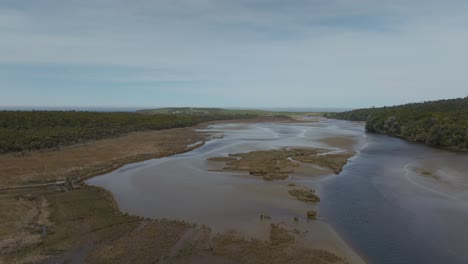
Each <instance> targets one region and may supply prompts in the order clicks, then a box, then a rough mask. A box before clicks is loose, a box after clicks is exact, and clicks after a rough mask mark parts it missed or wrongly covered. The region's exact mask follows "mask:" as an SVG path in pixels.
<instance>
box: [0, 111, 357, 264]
mask: <svg viewBox="0 0 468 264" xmlns="http://www.w3.org/2000/svg"><path fill="white" fill-rule="evenodd" d="M249 121H250V120H249ZM257 122H258V121H257ZM268 122H271V121H268ZM280 122H281V121H280ZM211 123H213V122H208V123H204V124H199V125H197V126H194V127H190V128H183V129H184V130H192V132H194V131H193V130H194V129H197V128H200V127H206V126H208V125H210V124H211ZM214 123H220V122H219V121H215V122H214ZM222 123H239V122H236V121H234V120H227V121H226V122H222ZM249 123H250V122H249ZM254 123H255V122H254ZM195 134H197V133H195ZM198 134H203V136H204V137H205V138H204V139H203V144H197V145H194V146H192V147H189V148H185V149H183V150H182V151H174V152H172V153H170V154H167V153H166V154H167V155H164V154H159V155H153V156H150V155H144V156H134V157H127V158H126V159H123V160H120V162H117V163H115V162H113V163H111V166H109V167H107V168H104V169H103V170H104V172H103V170H98V171H94V173H89V174H85V176H84V177H82V178H80V180H81V181H84V180H85V179H90V178H92V177H95V176H99V175H102V174H104V173H106V172H109V171H114V170H116V169H118V168H121V167H123V166H125V165H128V164H132V163H137V162H142V161H145V160H149V159H154V158H162V157H168V156H171V155H175V154H179V153H184V152H188V151H191V150H194V149H196V148H198V147H200V146H202V145H204V143H205V140H206V139H207V138H206V136H207V134H205V133H198ZM196 142H198V141H196V140H195V143H196ZM191 144H193V143H191ZM96 188H97V192H98V193H103V195H104V196H105V197H106V199H107V200H108V203H109V206H110V207H112V208H113V211H117V212H119V214H121V215H122V217H123V218H125V219H126V218H129V220H130V219H131V220H132V221H136V222H139V221H150V222H151V223H153V222H154V221H156V222H160V221H163V222H164V221H169V222H179V223H181V224H182V223H186V225H187V224H188V225H192V224H190V223H188V222H186V221H182V222H180V221H179V220H176V221H174V220H170V219H168V220H165V219H154V220H145V219H143V218H141V217H138V216H130V215H128V214H126V213H123V212H122V211H120V209H119V206H118V203H117V202H116V200H115V197H114V195H112V193H111V192H110V191H108V190H106V189H104V188H100V187H94V186H89V185H87V184H86V186H84V187H82V189H79V190H76V191H69V192H68V193H70V192H80V190H81V191H83V192H88V191H92V190H93V189H96ZM48 189H49V188H47V189H46V190H38V192H39V193H41V192H42V191H44V193H46V194H45V195H46V197H47V195H50V193H48V192H50V190H48ZM23 191H24V190H21V191H19V192H20V193H23ZM34 191H36V190H34ZM13 192H15V191H13ZM52 192H55V191H52ZM0 194H1V191H0ZM52 195H54V194H52ZM40 196H41V197H42V193H41V194H40ZM142 223H144V222H142ZM319 223H321V224H323V225H325V226H328V228H329V229H330V230H331V233H334V234H335V235H336V238H335V239H340V240H341V241H342V242H343V243H344V245H345V247H344V248H342V250H340V251H343V252H347V253H346V254H345V255H347V257H348V258H351V259H353V262H352V263H364V261H363V259H362V258H361V257H359V255H357V253H356V252H355V251H354V250H352V249H351V248H350V247H349V246H348V245H347V244H346V243H345V242H344V240H343V239H341V237H339V235H338V234H337V233H336V232H335V231H334V229H333V228H332V227H331V225H329V224H328V223H325V222H321V221H320V222H319ZM58 224H59V225H60V223H58ZM197 226H198V225H197ZM75 243H76V242H75ZM72 244H74V243H72ZM78 244H80V243H78ZM70 250H71V252H73V249H69V250H66V254H69V253H70ZM332 252H333V251H332ZM26 255H28V254H27V253H26ZM33 255H34V254H33ZM62 255H63V254H62ZM345 257H346V256H345ZM348 258H347V259H348ZM357 259H359V260H357ZM0 260H1V259H0Z"/></svg>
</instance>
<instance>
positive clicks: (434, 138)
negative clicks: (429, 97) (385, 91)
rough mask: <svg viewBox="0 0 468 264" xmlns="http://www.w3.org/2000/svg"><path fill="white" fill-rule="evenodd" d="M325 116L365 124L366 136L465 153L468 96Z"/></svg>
mask: <svg viewBox="0 0 468 264" xmlns="http://www.w3.org/2000/svg"><path fill="white" fill-rule="evenodd" d="M325 116H326V117H329V118H336V119H343V120H351V121H366V130H367V131H368V132H375V133H382V134H387V135H391V136H396V137H400V138H403V139H406V140H409V141H414V142H421V143H424V144H428V145H431V146H435V147H444V148H451V149H459V150H468V96H467V97H465V98H458V99H448V100H438V101H429V102H422V103H411V104H405V105H397V106H390V107H379V108H375V107H373V108H365V109H357V110H352V111H347V112H341V113H327V114H326V115H325Z"/></svg>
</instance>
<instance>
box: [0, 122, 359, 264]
mask: <svg viewBox="0 0 468 264" xmlns="http://www.w3.org/2000/svg"><path fill="white" fill-rule="evenodd" d="M271 121H273V120H271V119H269V120H268V122H271ZM230 122H231V121H230ZM198 128H201V126H200V127H198ZM209 137H210V136H209V134H207V133H204V132H200V131H195V130H193V129H172V130H162V131H152V132H138V133H132V134H130V135H127V136H124V137H121V138H116V139H110V140H103V141H96V142H93V143H91V144H87V145H80V146H72V147H69V148H64V149H62V150H60V151H55V152H42V153H41V152H37V153H29V154H27V155H25V156H22V157H14V156H1V157H0V163H1V165H2V166H1V168H2V170H1V174H0V175H1V176H2V179H1V183H2V185H3V184H6V183H9V184H10V183H12V184H24V183H39V182H45V181H50V180H52V181H55V180H57V178H63V177H67V178H68V177H75V178H76V177H79V178H80V179H85V178H88V177H90V176H92V175H95V174H101V173H104V172H106V171H110V170H115V169H116V168H118V167H120V166H122V165H124V164H126V163H133V162H136V161H140V160H144V159H148V158H154V157H163V156H168V155H172V154H175V153H181V152H184V151H188V150H190V148H189V149H188V148H187V146H192V147H193V148H196V147H199V146H201V144H200V143H198V142H204V141H205V140H208V139H209ZM194 144H195V145H194ZM129 154H130V155H129ZM3 165H5V166H3ZM59 189H60V190H63V188H62V187H60V186H59V187H57V186H50V187H48V188H29V189H20V190H6V191H2V192H0V196H1V198H0V201H1V203H0V204H1V209H2V210H1V211H2V215H1V216H2V219H4V221H2V223H0V250H1V252H2V254H1V255H2V258H1V260H0V261H3V262H4V263H10V262H12V261H16V262H18V263H29V262H37V261H43V262H44V263H55V262H61V261H62V262H63V261H65V260H70V259H74V260H80V259H81V260H83V261H84V260H86V261H87V262H91V263H128V262H131V261H135V262H138V263H142V262H143V263H144V262H154V261H155V260H159V262H161V263H162V262H166V263H188V262H191V263H210V262H216V263H248V262H251V261H252V260H255V262H256V263H286V262H288V260H290V259H297V263H306V262H312V261H315V262H321V263H345V262H347V261H350V260H354V259H355V257H354V256H353V257H349V256H347V255H346V254H345V253H349V252H348V251H350V250H349V249H347V250H343V249H341V250H339V251H338V252H339V253H342V254H340V257H338V256H336V255H334V254H332V253H330V252H328V251H321V250H318V249H310V248H307V247H304V244H303V243H296V242H297V241H298V238H297V234H295V231H294V229H290V228H288V227H285V226H277V224H274V223H273V222H269V221H268V220H266V221H262V225H263V226H264V227H265V230H267V233H268V234H269V236H268V237H267V239H264V240H257V239H253V240H252V239H245V238H244V237H242V236H238V235H236V234H233V233H230V232H227V233H221V234H220V233H217V232H213V231H212V230H210V229H209V228H207V227H203V226H200V225H196V226H195V225H193V224H190V223H186V222H182V221H172V220H164V219H159V220H149V219H143V218H141V217H136V216H129V215H128V214H125V213H122V212H120V211H119V210H118V208H117V207H116V203H115V202H114V199H113V197H112V195H110V193H108V192H107V191H104V190H103V189H101V188H97V187H91V186H86V185H82V184H80V185H79V186H77V188H76V189H73V190H68V191H59ZM18 219H21V221H18ZM316 229H317V228H316ZM318 230H323V228H318ZM316 232H317V233H318V231H316ZM332 233H333V232H332ZM335 235H336V234H335ZM291 237H293V239H291ZM336 239H338V238H336ZM328 240H329V241H334V239H333V238H330V236H328ZM319 244H320V241H318V245H319ZM331 244H333V243H331ZM126 252H134V253H135V254H132V255H129V254H126ZM332 252H333V251H332ZM334 253H336V252H334ZM343 257H344V258H343ZM351 262H352V263H355V261H351Z"/></svg>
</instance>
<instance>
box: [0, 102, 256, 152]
mask: <svg viewBox="0 0 468 264" xmlns="http://www.w3.org/2000/svg"><path fill="white" fill-rule="evenodd" d="M249 117H253V115H245V114H244V115H235V114H234V115H233V114H230V115H227V114H213V115H197V116H194V115H167V114H152V115H145V114H139V113H128V112H75V111H0V135H1V136H0V153H8V152H20V151H27V150H39V149H51V148H58V147H62V146H67V145H71V144H76V143H83V142H86V141H89V140H97V139H104V138H109V137H115V136H119V135H122V134H125V133H130V132H134V131H145V130H160V129H167V128H176V127H187V126H193V125H196V124H199V123H202V122H206V121H213V120H225V119H238V118H249Z"/></svg>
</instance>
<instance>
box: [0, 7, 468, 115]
mask: <svg viewBox="0 0 468 264" xmlns="http://www.w3.org/2000/svg"><path fill="white" fill-rule="evenodd" d="M0 94H1V96H0V106H11V105H35V106H44V105H49V106H64V105H72V106H142V107H143V106H144V107H148V106H221V107H222V106H229V107H368V106H372V105H375V106H380V105H391V104H400V103H406V102H412V101H423V100H431V99H439V98H453V97H464V96H467V95H468V1H466V0H460V1H452V0H440V1H433V0H412V1H411V0H391V1H390V0H388V1H387V0H380V1H371V0H311V1H305V0H299V1H292V0H291V1H286V0H185V1H183V0H167V1H158V0H140V1H138V0H134V1H124V0H112V1H111V0H68V1H67V0H43V1H38V0H29V1H28V0H11V1H10V0H0Z"/></svg>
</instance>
